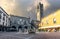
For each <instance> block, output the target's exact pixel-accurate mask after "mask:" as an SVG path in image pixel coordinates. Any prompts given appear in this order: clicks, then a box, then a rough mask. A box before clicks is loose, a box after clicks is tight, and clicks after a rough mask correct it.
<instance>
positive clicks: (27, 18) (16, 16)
mask: <svg viewBox="0 0 60 39" xmlns="http://www.w3.org/2000/svg"><path fill="white" fill-rule="evenodd" d="M10 16H13V17H19V18H26V19H29V18H27V17H22V16H16V15H10Z"/></svg>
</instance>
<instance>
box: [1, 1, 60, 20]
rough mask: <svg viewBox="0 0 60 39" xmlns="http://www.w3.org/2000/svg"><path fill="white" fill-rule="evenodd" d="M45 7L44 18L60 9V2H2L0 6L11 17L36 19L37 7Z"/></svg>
mask: <svg viewBox="0 0 60 39" xmlns="http://www.w3.org/2000/svg"><path fill="white" fill-rule="evenodd" d="M39 2H41V3H42V4H43V5H44V8H43V9H44V16H47V15H49V14H51V13H53V12H55V11H56V10H59V9H60V0H0V6H1V7H2V8H3V9H4V10H5V11H6V12H7V13H8V14H9V15H10V14H12V15H17V16H23V17H29V16H30V17H31V19H36V6H37V5H38V3H39Z"/></svg>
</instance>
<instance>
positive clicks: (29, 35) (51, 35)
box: [0, 32, 60, 39]
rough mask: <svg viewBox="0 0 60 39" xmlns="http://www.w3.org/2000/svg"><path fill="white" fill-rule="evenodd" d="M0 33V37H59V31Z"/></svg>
mask: <svg viewBox="0 0 60 39" xmlns="http://www.w3.org/2000/svg"><path fill="white" fill-rule="evenodd" d="M16 33H18V32H7V33H6V32H5V33H0V39H60V32H40V33H37V34H20V33H18V34H16Z"/></svg>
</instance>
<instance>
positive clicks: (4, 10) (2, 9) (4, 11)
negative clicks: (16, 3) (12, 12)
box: [0, 7, 8, 15]
mask: <svg viewBox="0 0 60 39" xmlns="http://www.w3.org/2000/svg"><path fill="white" fill-rule="evenodd" d="M0 9H1V10H3V11H4V12H5V13H6V11H5V10H4V9H3V8H2V7H0ZM6 14H7V13H6ZM7 15H8V14H7Z"/></svg>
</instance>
